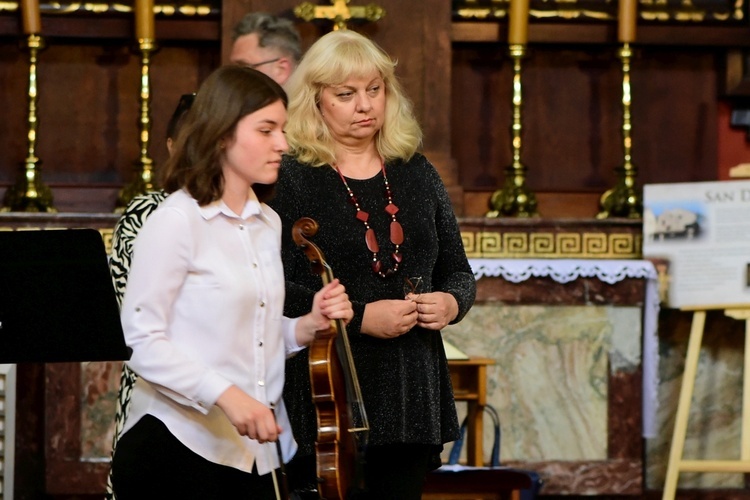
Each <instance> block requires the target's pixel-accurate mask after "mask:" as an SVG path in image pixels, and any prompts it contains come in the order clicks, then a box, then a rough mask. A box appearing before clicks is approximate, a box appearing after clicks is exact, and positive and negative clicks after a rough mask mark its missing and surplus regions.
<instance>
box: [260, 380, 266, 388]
mask: <svg viewBox="0 0 750 500" xmlns="http://www.w3.org/2000/svg"><path fill="white" fill-rule="evenodd" d="M258 385H259V386H261V387H263V386H264V385H266V383H265V382H263V381H262V380H258Z"/></svg>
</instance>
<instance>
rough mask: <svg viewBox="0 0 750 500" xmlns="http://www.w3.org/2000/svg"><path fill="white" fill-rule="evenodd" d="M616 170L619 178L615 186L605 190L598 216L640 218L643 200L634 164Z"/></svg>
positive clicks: (600, 201) (600, 217) (606, 217)
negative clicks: (636, 180)
mask: <svg viewBox="0 0 750 500" xmlns="http://www.w3.org/2000/svg"><path fill="white" fill-rule="evenodd" d="M616 171H617V174H618V177H619V179H618V180H617V183H616V184H615V185H614V187H612V188H611V189H608V190H607V191H605V192H604V194H603V195H602V197H601V199H600V200H599V204H600V205H601V211H600V212H599V213H598V214H597V215H596V218H597V219H608V218H610V217H626V218H628V219H640V218H641V217H643V200H642V198H641V194H640V192H639V191H638V190H637V189H636V187H635V173H634V171H633V169H632V166H631V168H627V167H620V168H617V169H616Z"/></svg>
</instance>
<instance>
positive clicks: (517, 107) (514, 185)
mask: <svg viewBox="0 0 750 500" xmlns="http://www.w3.org/2000/svg"><path fill="white" fill-rule="evenodd" d="M525 54H526V46H525V45H523V44H513V45H511V46H510V57H511V58H512V59H513V125H512V126H511V134H512V138H513V142H512V145H513V162H512V163H511V165H510V166H509V167H507V168H506V169H505V180H504V182H503V187H502V188H501V189H499V190H497V191H495V192H494V193H493V194H492V196H491V197H490V203H489V205H490V211H489V212H487V215H486V216H487V217H504V216H505V217H536V216H538V215H539V214H538V212H537V208H536V207H537V201H536V196H535V195H534V193H532V192H531V191H530V190H529V189H528V187H527V186H526V171H527V170H528V169H527V168H526V167H525V166H524V165H523V164H522V163H521V131H522V123H521V108H522V105H523V97H522V96H523V94H522V92H521V60H522V59H523V57H524V55H525Z"/></svg>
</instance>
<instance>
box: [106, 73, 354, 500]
mask: <svg viewBox="0 0 750 500" xmlns="http://www.w3.org/2000/svg"><path fill="white" fill-rule="evenodd" d="M286 103H287V100H286V94H285V93H284V91H283V90H282V89H281V87H279V86H278V85H277V84H276V83H275V82H274V81H273V80H271V79H270V78H268V77H267V76H265V75H263V74H262V73H260V72H258V71H255V70H253V69H250V68H246V67H239V66H226V67H222V68H220V69H218V70H216V71H215V72H214V73H213V74H212V75H210V76H209V77H208V79H207V80H206V81H205V83H204V84H203V85H202V86H201V88H200V90H199V91H198V93H197V95H196V98H195V102H194V104H193V107H192V109H191V110H190V112H189V113H188V115H187V117H186V122H185V124H184V126H183V127H182V129H181V131H180V133H179V135H178V137H177V141H176V144H175V151H174V154H173V155H172V156H171V158H170V159H169V161H168V162H167V164H166V165H165V168H164V169H163V181H162V185H163V187H164V189H165V190H166V191H167V192H168V193H171V194H170V195H169V197H168V198H167V199H166V200H165V201H164V202H163V203H162V204H161V205H160V206H159V208H158V209H157V210H156V211H155V212H154V213H153V214H152V215H151V216H150V217H149V218H148V220H147V221H146V223H145V224H144V226H143V228H142V229H141V231H140V233H139V235H138V237H137V239H136V242H135V246H134V253H133V262H132V265H131V269H130V275H129V278H128V287H127V291H126V293H125V297H124V300H123V304H122V323H123V328H124V331H125V338H126V341H127V343H128V345H129V346H130V347H131V348H132V349H133V354H132V357H131V359H130V360H129V361H128V365H129V366H130V367H131V368H132V369H133V370H134V371H135V372H136V373H137V374H138V375H139V378H138V382H137V383H136V386H135V388H134V391H133V395H132V401H131V409H130V413H129V415H128V417H127V420H126V422H125V426H124V434H123V436H122V437H121V439H120V441H119V443H118V446H117V449H116V451H115V454H114V457H113V464H112V479H113V484H114V491H115V494H116V496H117V498H118V499H119V500H128V499H130V498H137V499H144V498H181V499H186V498H196V499H212V498H215V499H228V498H245V499H256V498H257V499H266V498H274V482H273V478H272V474H269V472H272V471H273V470H274V469H275V468H277V467H278V466H279V460H278V457H277V449H279V448H280V450H281V452H282V454H283V460H284V461H287V460H289V459H290V458H291V457H292V455H293V454H294V452H295V450H296V444H295V442H294V439H293V438H292V433H291V429H290V428H289V420H288V417H287V414H286V410H285V408H284V403H283V400H282V397H281V392H282V387H283V385H284V360H285V358H286V357H287V356H289V355H291V354H293V353H294V352H295V351H298V350H300V349H302V348H303V347H304V346H305V345H307V344H308V343H309V342H310V341H312V339H313V338H314V336H315V334H316V332H317V331H320V330H324V329H328V328H329V325H330V320H331V319H343V320H344V321H349V320H350V319H351V318H352V316H353V311H352V306H351V303H350V302H349V299H348V297H347V295H346V292H345V290H344V287H343V286H342V285H341V284H339V283H338V281H337V280H334V281H333V282H332V283H330V284H329V285H327V286H325V287H323V288H322V289H321V290H320V291H319V292H318V293H317V294H316V295H315V299H314V302H313V307H312V311H311V312H310V313H308V314H306V315H304V316H302V317H300V318H296V319H288V318H284V317H283V315H282V314H283V305H284V274H283V268H282V264H281V248H280V245H281V222H280V219H279V217H278V215H277V214H276V213H275V212H274V211H273V210H272V209H270V208H269V207H268V206H267V205H266V203H265V202H266V200H267V199H268V198H269V197H270V195H271V193H272V190H273V186H274V184H275V182H276V179H277V176H278V171H279V165H280V162H281V155H282V153H284V151H286V149H287V143H286V139H285V137H284V133H283V129H284V126H285V123H286ZM277 439H278V440H279V444H280V447H277V446H276V443H275V441H277Z"/></svg>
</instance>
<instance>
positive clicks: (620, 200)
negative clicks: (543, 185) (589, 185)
mask: <svg viewBox="0 0 750 500" xmlns="http://www.w3.org/2000/svg"><path fill="white" fill-rule="evenodd" d="M632 55H633V53H632V51H631V49H630V45H629V44H628V43H627V42H626V43H624V44H623V46H622V48H621V49H620V50H619V57H620V59H621V60H622V149H623V156H624V162H623V166H621V167H617V168H616V169H615V173H616V174H617V182H616V184H615V185H614V187H612V188H611V189H609V190H607V191H606V192H605V193H604V194H603V195H602V197H601V199H600V201H599V204H600V208H601V211H600V212H599V213H598V214H597V215H596V218H597V219H607V218H609V217H627V218H629V219H639V218H641V217H643V200H642V198H641V194H640V193H639V192H638V190H637V189H636V186H635V178H636V174H637V172H638V171H637V169H636V168H635V166H634V165H633V158H632V155H631V152H632V146H633V141H632V138H631V132H632V131H633V125H632V122H631V114H630V107H631V104H632V96H631V93H630V59H631V57H632Z"/></svg>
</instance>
